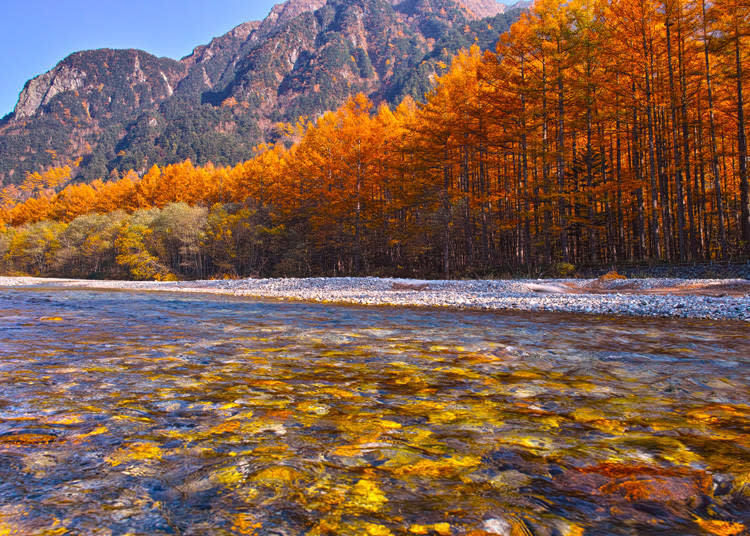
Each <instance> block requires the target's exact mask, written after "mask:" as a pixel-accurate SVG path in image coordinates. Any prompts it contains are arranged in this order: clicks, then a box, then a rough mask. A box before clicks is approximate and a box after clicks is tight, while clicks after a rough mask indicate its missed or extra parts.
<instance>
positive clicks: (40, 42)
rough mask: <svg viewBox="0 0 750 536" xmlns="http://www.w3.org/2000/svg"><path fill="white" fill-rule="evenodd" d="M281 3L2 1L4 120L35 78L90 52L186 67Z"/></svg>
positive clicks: (0, 106)
mask: <svg viewBox="0 0 750 536" xmlns="http://www.w3.org/2000/svg"><path fill="white" fill-rule="evenodd" d="M276 3H280V0H126V1H122V0H3V1H2V7H0V16H2V24H0V73H2V74H1V75H0V117H2V116H4V115H5V114H6V113H8V112H10V111H12V110H13V107H14V106H15V104H16V101H17V100H18V94H19V93H20V91H21V89H22V88H23V85H24V83H26V80H28V79H29V78H32V77H34V76H36V75H39V74H42V73H43V72H45V71H48V70H49V69H51V68H52V67H54V66H55V64H57V62H58V61H60V60H61V59H63V58H64V57H65V56H67V55H68V54H70V53H72V52H76V51H78V50H84V49H91V48H140V49H143V50H146V51H148V52H150V53H152V54H155V55H157V56H168V57H171V58H175V59H179V58H181V57H183V56H185V55H187V54H189V53H190V51H191V50H192V49H193V47H195V46H196V45H200V44H203V43H207V42H208V41H210V40H211V38H212V37H216V36H219V35H222V34H223V33H225V32H227V31H228V30H230V29H231V28H234V27H235V26H237V25H238V24H241V23H243V22H245V21H248V20H257V19H262V18H264V17H265V16H266V15H267V14H268V12H269V11H270V10H271V7H272V6H273V5H274V4H276Z"/></svg>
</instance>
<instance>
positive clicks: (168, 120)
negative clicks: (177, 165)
mask: <svg viewBox="0 0 750 536" xmlns="http://www.w3.org/2000/svg"><path fill="white" fill-rule="evenodd" d="M493 4H494V5H493ZM519 7H523V6H517V7H516V8H515V9H512V10H510V11H507V10H506V8H505V6H504V5H502V4H499V3H497V2H495V0H460V1H454V0H288V1H287V2H284V3H282V4H277V5H275V6H274V7H273V8H272V9H271V12H270V13H269V15H268V16H267V17H266V18H265V19H264V20H263V21H249V22H244V23H242V24H239V25H238V26H236V27H234V28H232V29H231V30H230V31H229V32H227V33H225V34H224V35H221V36H219V37H216V38H214V39H212V40H211V41H210V42H209V43H207V44H204V45H199V46H197V47H195V48H194V49H193V50H192V51H191V53H189V54H188V55H186V56H185V57H183V58H182V59H180V60H174V59H171V58H157V57H156V56H154V55H152V54H149V53H148V52H146V51H141V50H135V49H127V50H112V49H99V50H88V51H79V52H75V53H73V54H71V55H69V56H67V57H66V58H64V59H63V60H61V61H60V62H59V63H58V64H57V65H56V66H55V67H53V68H52V69H51V70H50V71H48V72H46V73H43V74H42V75H39V76H37V77H35V78H33V79H31V80H29V81H28V82H27V83H26V84H25V86H24V89H23V90H22V92H21V94H20V95H19V100H18V103H17V105H16V107H15V109H14V111H13V112H12V113H11V114H10V115H9V116H6V117H5V118H3V120H2V121H0V184H2V183H9V182H19V180H22V179H23V176H24V174H25V173H26V172H28V171H37V170H40V169H43V168H44V167H47V166H50V165H54V164H55V163H56V162H59V161H60V160H64V159H69V160H72V159H74V158H78V157H82V158H83V160H82V165H81V168H80V170H79V172H78V173H79V175H80V178H82V179H83V180H93V179H95V178H107V177H109V176H114V175H119V174H120V173H122V172H124V171H126V170H127V169H135V170H136V171H138V172H143V171H145V169H147V168H148V167H149V166H150V165H153V164H155V163H156V164H164V163H171V162H174V161H179V160H184V159H187V158H190V159H191V160H193V161H195V162H196V163H205V162H207V161H213V162H215V163H217V164H230V163H234V162H236V161H239V160H241V159H242V158H243V155H244V158H247V156H249V154H251V152H252V147H253V146H254V145H256V144H257V143H260V142H262V141H267V140H269V139H273V137H274V135H275V134H274V128H275V124H276V123H278V122H284V121H290V120H295V119H296V118H297V117H298V116H300V115H306V116H311V117H314V116H316V115H319V114H320V113H323V112H324V111H326V110H329V109H333V108H336V107H338V106H339V105H340V104H341V103H342V102H343V101H344V100H345V99H346V98H348V96H350V95H352V94H354V93H358V92H362V93H365V94H366V95H368V96H370V97H371V98H373V99H374V100H376V101H384V102H391V103H395V102H398V101H399V100H400V99H402V98H403V97H404V96H406V95H411V96H412V97H415V98H417V99H420V98H421V97H422V96H423V95H424V93H425V92H426V91H427V90H429V88H430V87H431V83H432V79H433V78H434V75H435V72H436V70H437V67H436V66H437V64H438V62H439V60H440V58H442V59H448V57H449V56H450V55H451V54H453V53H455V52H456V51H457V50H459V49H460V48H465V47H467V46H469V45H471V44H473V43H477V44H479V45H480V46H481V47H482V48H491V47H493V46H494V43H495V42H496V40H497V38H498V37H499V35H500V33H502V32H503V31H505V30H506V29H507V28H508V27H509V26H510V24H511V23H512V22H513V21H515V20H516V18H517V17H518V14H519V13H520V9H519ZM487 13H495V14H494V15H493V17H494V18H492V17H489V18H488V17H485V16H483V15H485V14H487ZM480 21H486V22H487V24H480ZM487 27H489V28H491V30H488V29H487Z"/></svg>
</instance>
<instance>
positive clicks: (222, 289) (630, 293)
mask: <svg viewBox="0 0 750 536" xmlns="http://www.w3.org/2000/svg"><path fill="white" fill-rule="evenodd" d="M749 283H750V281H747V280H744V279H738V280H705V279H701V280H688V279H627V280H615V281H608V282H606V283H603V282H598V281H596V280H579V279H576V280H573V279H567V280H562V279H559V280H479V281H421V280H413V279H381V278H373V277H364V278H348V277H342V278H310V279H241V280H223V281H180V282H154V281H90V280H75V279H40V278H29V277H0V287H24V286H43V287H49V286H53V287H56V288H59V287H62V288H90V289H112V290H139V291H162V292H185V293H210V294H227V295H235V296H249V297H256V298H275V299H285V300H304V301H313V302H325V303H349V304H361V305H399V306H421V307H455V308H462V309H478V310H517V311H555V312H570V313H587V314H603V315H620V316H651V317H680V318H704V319H714V320H743V321H746V322H750V295H748V294H747V293H745V294H744V295H740V296H730V295H723V296H721V297H709V296H701V295H695V294H688V295H678V294H669V293H664V294H661V293H659V294H653V293H649V291H650V290H652V289H662V288H672V289H678V290H681V291H683V292H688V293H689V292H690V290H689V289H690V288H691V287H694V286H696V285H701V286H703V287H704V288H705V287H706V286H713V285H725V284H740V285H743V284H744V285H747V284H749ZM591 285H596V286H597V288H598V289H601V292H599V291H593V290H592V289H590V288H588V287H590V286H591ZM624 288H626V289H627V292H618V289H624ZM592 292H597V293H592Z"/></svg>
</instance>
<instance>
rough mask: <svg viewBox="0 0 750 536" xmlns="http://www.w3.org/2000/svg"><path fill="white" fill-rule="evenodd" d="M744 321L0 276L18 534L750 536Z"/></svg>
mask: <svg viewBox="0 0 750 536" xmlns="http://www.w3.org/2000/svg"><path fill="white" fill-rule="evenodd" d="M748 333H749V329H748V325H747V324H746V323H728V322H722V323H712V322H704V321H700V322H691V321H685V320H652V319H613V318H600V317H586V316H572V315H571V316H568V315H559V314H554V315H551V314H550V315H547V314H538V315H533V314H522V315H519V314H488V313H468V312H452V311H437V310H415V309H396V308H361V307H333V306H327V305H312V304H299V303H279V302H262V301H261V302H259V301H248V300H240V299H233V298H225V297H208V296H200V297H196V296H185V295H173V294H146V293H130V292H95V291H85V290H75V291H69V290H60V289H54V288H36V289H23V290H9V289H4V290H0V535H2V536H8V535H16V534H19V535H27V534H47V535H60V534H86V535H88V534H96V535H99V534H101V535H120V534H131V535H158V534H180V535H216V534H218V535H222V534H255V535H258V536H260V535H289V536H291V535H303V534H304V535H311V536H314V535H322V534H337V535H361V534H364V535H374V536H387V535H394V536H395V535H399V534H404V535H406V534H439V535H441V536H444V535H447V534H455V535H462V534H470V535H472V536H478V535H482V534H509V535H513V536H516V535H526V534H533V535H548V536H553V535H580V534H586V535H597V534H599V535H605V534H633V535H635V534H638V535H643V534H696V535H697V534H707V533H708V534H710V533H714V534H738V533H740V532H741V531H742V529H743V526H742V524H744V525H747V524H748V521H750V420H749V419H748V416H749V415H750V411H749V409H750V406H749V404H750V387H749V386H750V337H748ZM722 531H723V532H722Z"/></svg>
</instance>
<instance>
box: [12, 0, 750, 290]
mask: <svg viewBox="0 0 750 536" xmlns="http://www.w3.org/2000/svg"><path fill="white" fill-rule="evenodd" d="M749 34H750V2H748V1H747V0H724V1H722V2H709V1H708V0H570V1H568V2H561V1H559V0H537V2H536V3H535V5H534V6H533V7H532V8H531V9H530V10H529V11H528V12H527V13H526V14H524V15H523V16H522V17H521V19H520V20H519V21H518V22H517V23H515V24H514V25H513V26H512V27H511V29H510V31H509V32H508V33H506V34H504V35H503V36H502V37H501V39H500V42H499V43H498V46H497V49H496V50H495V51H494V52H486V53H481V52H480V50H479V48H478V47H473V48H471V49H469V50H466V51H463V52H460V53H459V54H457V55H456V56H455V57H454V58H453V60H452V62H451V64H450V65H443V66H442V67H443V71H442V74H441V75H440V76H439V77H438V78H437V79H436V80H435V87H434V89H433V90H432V91H430V92H429V93H428V94H427V95H426V98H425V101H424V102H423V103H420V102H416V101H414V100H412V99H411V98H408V97H407V98H406V99H405V100H404V101H403V102H402V103H401V104H400V105H398V106H394V107H391V106H388V105H386V104H382V105H379V106H376V105H375V104H373V103H372V102H371V101H370V100H368V99H367V98H365V97H364V96H362V95H359V96H356V97H352V98H351V99H350V100H349V101H348V102H347V103H346V104H345V105H344V106H342V107H341V108H340V109H338V110H336V111H331V112H328V113H326V114H324V115H322V116H321V117H319V118H300V120H299V121H298V122H297V123H296V124H293V125H286V126H285V127H284V134H285V135H284V137H283V138H282V139H280V140H279V141H278V142H277V143H275V144H272V145H271V144H267V145H262V146H259V147H257V148H256V150H255V152H254V154H252V155H248V157H249V159H248V160H247V161H245V162H243V163H241V164H238V165H236V166H231V167H215V166H213V165H211V164H208V165H205V166H194V165H193V164H192V163H191V162H190V161H185V162H182V163H178V164H173V165H168V166H163V167H158V166H153V167H152V168H151V169H150V170H149V171H148V172H147V173H145V174H144V175H143V176H142V177H141V176H139V175H137V174H136V173H135V172H129V173H123V174H122V176H120V177H118V178H112V177H109V178H108V180H107V181H106V182H105V181H104V180H98V181H94V182H92V183H88V184H84V183H76V182H75V181H73V180H71V177H72V176H73V175H74V173H73V171H74V168H75V166H76V165H77V162H67V163H60V165H59V166H58V167H55V168H49V169H47V170H45V171H44V172H39V173H31V174H28V175H27V177H26V181H25V182H24V183H23V184H21V185H19V186H10V187H6V188H5V189H4V190H3V192H2V194H1V195H2V198H0V206H1V207H2V208H1V209H0V271H2V272H4V273H25V274H33V275H58V276H76V277H113V278H133V279H174V278H204V277H235V276H271V275H273V276H309V275H365V274H366V275H419V276H440V277H471V276H480V275H502V274H517V273H533V272H537V273H542V272H545V273H552V272H559V274H558V275H565V272H569V271H572V270H575V269H577V268H580V267H595V266H615V265H620V264H627V263H638V262H662V263H678V262H692V261H695V262H705V261H713V260H730V259H731V260H745V259H747V258H748V257H749V256H750V200H749V199H748V160H749V158H748V149H747V125H746V120H745V116H746V113H747V111H748V110H747V108H748V107H747V103H746V94H747V92H748V80H749V79H750V75H748V71H749V70H750V65H749V63H750V44H749V43H750V35H749Z"/></svg>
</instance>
